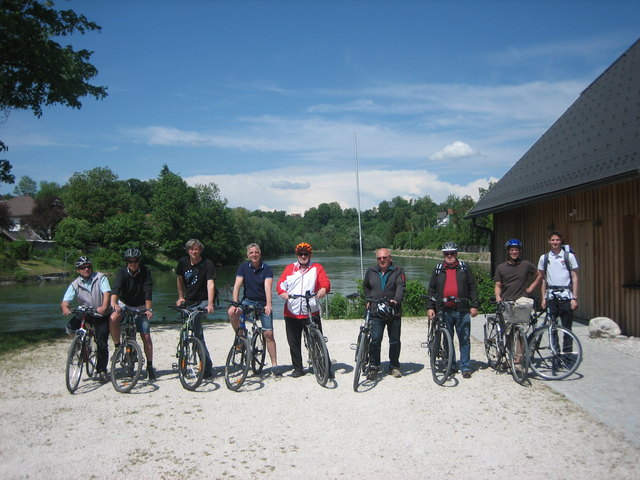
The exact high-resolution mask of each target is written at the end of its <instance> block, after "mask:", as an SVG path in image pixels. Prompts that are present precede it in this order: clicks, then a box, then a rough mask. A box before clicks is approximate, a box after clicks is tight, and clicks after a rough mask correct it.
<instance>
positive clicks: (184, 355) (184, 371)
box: [178, 337, 206, 391]
mask: <svg viewBox="0 0 640 480" xmlns="http://www.w3.org/2000/svg"><path fill="white" fill-rule="evenodd" d="M205 361H206V357H205V353H204V345H202V342H201V341H200V340H199V339H197V338H196V337H187V339H185V341H184V342H183V343H182V348H181V349H180V354H179V355H178V376H179V377H180V383H182V386H183V387H184V388H185V389H187V390H192V391H193V390H195V389H196V388H198V387H199V386H200V384H201V383H202V380H203V379H204V368H205Z"/></svg>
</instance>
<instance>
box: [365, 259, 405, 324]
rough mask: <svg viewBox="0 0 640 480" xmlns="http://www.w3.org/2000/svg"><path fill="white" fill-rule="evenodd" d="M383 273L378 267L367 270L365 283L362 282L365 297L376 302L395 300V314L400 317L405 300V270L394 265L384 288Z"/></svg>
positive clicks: (390, 267) (389, 271)
mask: <svg viewBox="0 0 640 480" xmlns="http://www.w3.org/2000/svg"><path fill="white" fill-rule="evenodd" d="M381 273H382V272H381V271H380V267H378V266H375V267H369V268H368V269H367V273H365V275H364V281H363V282H362V287H363V288H364V294H365V297H366V298H367V299H372V300H374V301H375V300H377V301H389V300H395V301H396V302H397V306H396V308H395V312H394V313H395V314H396V315H398V316H400V315H402V299H403V298H404V289H405V286H406V279H405V276H404V270H403V269H402V267H397V266H395V265H394V264H393V263H392V264H391V265H390V266H389V269H388V270H387V274H386V275H385V277H386V282H385V285H384V288H382V278H381Z"/></svg>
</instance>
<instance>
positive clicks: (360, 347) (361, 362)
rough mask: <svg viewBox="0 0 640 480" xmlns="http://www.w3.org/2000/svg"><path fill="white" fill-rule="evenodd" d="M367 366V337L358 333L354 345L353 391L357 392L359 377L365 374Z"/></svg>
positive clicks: (364, 333)
mask: <svg viewBox="0 0 640 480" xmlns="http://www.w3.org/2000/svg"><path fill="white" fill-rule="evenodd" d="M368 365H369V335H368V334H367V333H366V332H362V331H361V332H360V335H358V343H357V345H356V367H355V368H354V369H353V391H354V392H357V391H358V386H359V385H360V375H362V374H363V373H365V374H366V373H367V372H366V370H367V368H368Z"/></svg>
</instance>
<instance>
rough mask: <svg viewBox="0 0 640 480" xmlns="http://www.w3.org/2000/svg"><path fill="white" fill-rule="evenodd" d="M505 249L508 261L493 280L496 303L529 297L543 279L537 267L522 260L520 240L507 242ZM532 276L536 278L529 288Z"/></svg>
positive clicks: (502, 264) (499, 267)
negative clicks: (528, 283) (528, 282)
mask: <svg viewBox="0 0 640 480" xmlns="http://www.w3.org/2000/svg"><path fill="white" fill-rule="evenodd" d="M504 248H505V249H506V251H507V261H506V262H504V263H501V264H500V265H498V267H497V268H496V272H495V274H494V279H493V281H494V282H495V288H494V291H495V296H496V302H501V301H503V300H507V301H511V300H513V301H515V300H518V299H519V298H521V297H528V296H529V295H530V294H531V293H532V292H533V291H534V290H535V289H536V287H537V286H538V284H539V283H540V280H541V279H542V275H540V274H538V273H537V269H536V267H535V265H533V263H531V262H529V261H527V260H523V259H522V242H521V241H520V240H518V239H517V238H512V239H510V240H507V242H506V243H505V244H504ZM531 275H535V278H534V280H533V282H532V283H531V285H529V286H527V280H528V279H529V277H530V276H531Z"/></svg>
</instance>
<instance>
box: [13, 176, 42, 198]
mask: <svg viewBox="0 0 640 480" xmlns="http://www.w3.org/2000/svg"><path fill="white" fill-rule="evenodd" d="M36 193H38V184H37V183H36V181H35V180H34V179H33V178H31V177H28V176H27V175H23V176H22V177H20V180H18V184H17V185H16V186H15V188H14V189H13V194H14V195H16V196H18V197H25V196H29V197H35V196H36Z"/></svg>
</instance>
